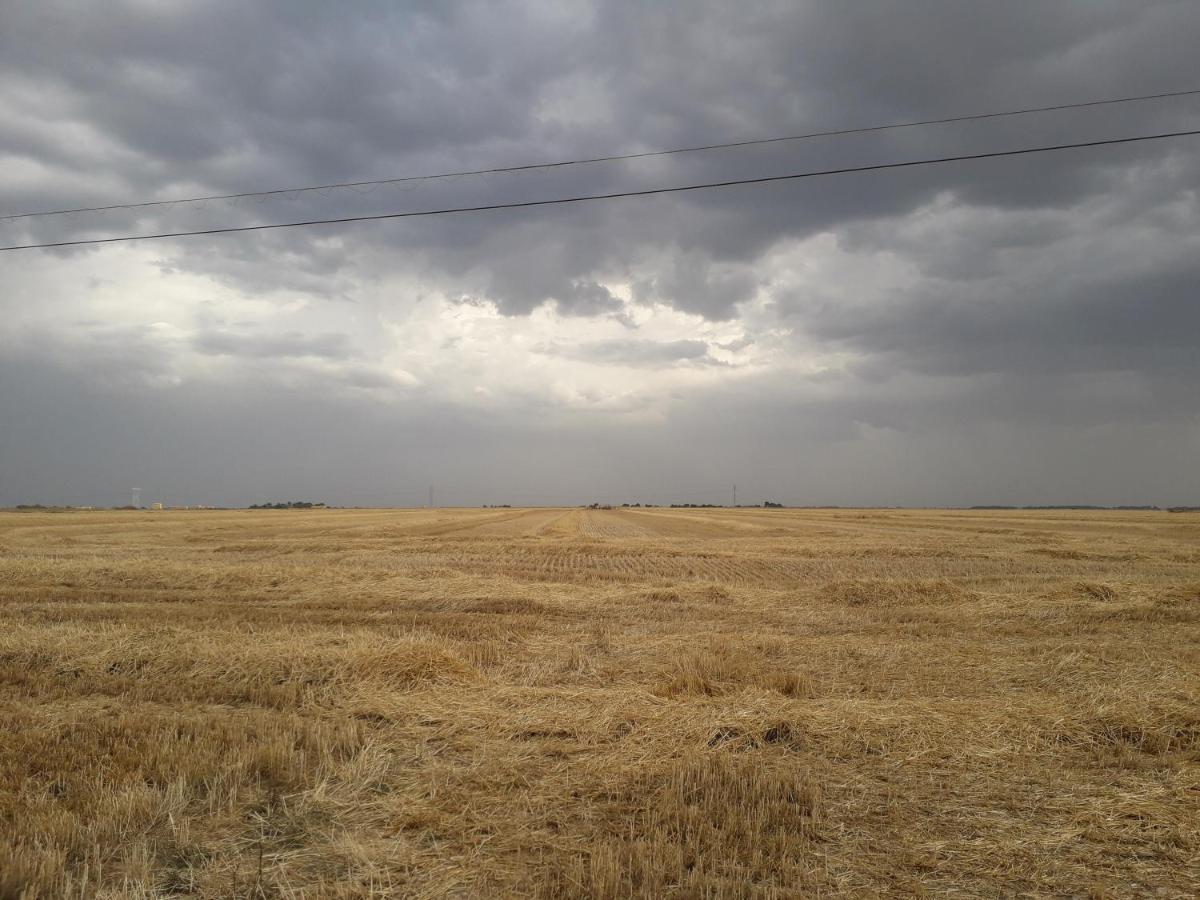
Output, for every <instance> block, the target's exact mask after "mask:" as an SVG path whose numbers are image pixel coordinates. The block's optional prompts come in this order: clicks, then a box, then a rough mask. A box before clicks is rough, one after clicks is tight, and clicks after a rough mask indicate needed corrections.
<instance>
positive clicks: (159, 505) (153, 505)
mask: <svg viewBox="0 0 1200 900" xmlns="http://www.w3.org/2000/svg"><path fill="white" fill-rule="evenodd" d="M150 508H151V509H162V508H163V505H162V504H161V503H151V504H150Z"/></svg>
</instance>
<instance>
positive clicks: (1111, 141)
mask: <svg viewBox="0 0 1200 900" xmlns="http://www.w3.org/2000/svg"><path fill="white" fill-rule="evenodd" d="M1196 135H1200V129H1197V130H1193V131H1168V132H1163V133H1160V134H1142V135H1134V136H1132V137H1123V138H1107V139H1105V140H1099V141H1082V142H1079V143H1073V144H1052V145H1049V146H1043V147H1022V148H1019V149H1017V150H993V151H991V152H988V153H969V154H965V155H961V156H939V157H934V158H930V159H913V160H906V161H904V162H892V163H875V164H874V165H869V166H847V167H844V168H840V169H821V170H817V171H812V172H793V173H790V174H787V175H766V176H763V177H760V178H738V179H732V180H729V181H709V182H704V183H701V184H685V185H679V186H676V187H660V188H646V189H643V190H636V191H616V192H614V193H610V194H581V195H578V196H573V197H554V198H551V199H548V200H522V201H518V202H513V203H491V204H486V205H483V206H451V207H446V208H443V209H426V210H417V211H413V212H395V213H382V214H379V215H371V216H344V217H341V218H336V219H307V220H305V221H301V222H277V223H271V224H265V225H239V226H236V227H230V228H205V229H202V230H199V231H168V232H160V233H158V234H132V235H123V236H121V237H109V238H86V239H82V240H75V241H51V242H48V243H42V244H14V245H12V246H9V247H0V252H5V251H8V250H37V249H43V248H50V247H79V246H83V245H85V244H117V243H123V242H128V241H152V240H158V239H161V238H181V237H200V236H202V235H212V234H235V233H240V232H247V231H268V230H271V229H275V228H303V227H306V226H310V225H341V224H345V223H349V222H377V221H381V220H384V219H415V218H422V217H428V216H444V215H451V214H454V213H470V212H487V211H490V210H496V209H528V208H531V207H536V206H558V205H565V204H569V203H584V202H587V201H591V200H616V199H619V198H623V197H649V196H653V195H657V194H680V193H684V192H686V191H702V190H708V189H711V188H723V187H734V186H737V185H749V184H767V183H770V182H776V181H796V180H799V179H802V178H820V177H823V176H828V175H849V174H854V173H860V172H878V171H881V170H884V169H906V168H914V167H916V166H931V165H938V164H941V163H952V162H968V161H972V160H981V159H998V158H1001V157H1007V156H1025V155H1028V154H1032V153H1050V152H1053V151H1057V150H1079V149H1085V148H1088V147H1109V146H1114V145H1117V144H1135V143H1142V142H1145V141H1160V140H1165V139H1167V138H1177V137H1193V136H1196Z"/></svg>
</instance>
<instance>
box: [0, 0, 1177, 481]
mask: <svg viewBox="0 0 1200 900" xmlns="http://www.w3.org/2000/svg"><path fill="white" fill-rule="evenodd" d="M1197 29H1200V9H1197V8H1196V7H1195V5H1194V4H1188V3H1178V2H1158V3H1140V4H1130V3H1123V2H1096V3H1054V4H1047V3H1041V2H1017V3H1006V4H990V5H980V4H962V3H958V2H951V0H936V2H935V0H922V2H916V3H910V2H905V3H900V2H886V0H876V2H869V3H855V4H829V3H816V2H813V3H795V2H779V3H774V2H766V3H752V4H741V5H731V4H722V3H712V4H706V5H701V4H697V3H692V2H688V3H656V4H653V5H640V6H638V5H628V4H607V3H584V2H579V3H560V2H554V3H462V4H445V3H428V4H426V3H412V4H376V3H361V4H339V5H336V6H335V5H332V4H326V3H298V2H286V3H285V2H279V3H259V4H241V3H222V2H218V3H197V2H188V0H178V2H156V3H149V2H141V0H138V2H135V0H126V2H119V3H106V4H102V5H98V4H85V3H61V2H57V3H56V2H45V3H36V4H35V3H29V4H7V5H5V7H4V9H3V10H0V161H2V163H3V164H2V165H0V215H4V214H12V213H24V212H31V211H39V210H52V209H60V208H67V207H81V206H85V207H91V206H105V205H109V204H115V203H123V202H129V201H131V200H168V199H173V198H177V197H186V196H195V195H205V194H227V193H237V192H243V191H253V190H263V189H273V188H288V187H298V186H303V185H308V184H321V183H328V182H340V181H357V180H364V179H374V178H387V177H394V176H400V175H414V174H427V173H436V172H444V171H453V170H458V169H474V168H487V167H493V166H503V165H519V164H524V163H529V162H540V161H554V160H561V159H574V158H581V157H591V156H602V155H609V154H613V153H626V152H639V151H644V150H653V149H659V148H666V147H676V146H688V145H695V144H706V143H712V142H719V141H729V140H739V139H745V138H756V137H768V136H773V135H780V134H789V133H800V132H805V131H811V130H821V129H827V128H839V127H853V126H861V125H873V124H878V123H883V122H893V121H904V120H912V119H924V118H937V117H941V116H949V115H956V114H963V113H972V112H981V111H989V110H997V109H1010V108H1019V107H1024V106H1037V105H1043V104H1053V103H1069V102H1073V101H1079V100H1089V99H1099V98H1105V97H1117V96H1129V95H1134V94H1141V93H1154V92H1159V91H1170V90H1180V89H1190V88H1195V87H1200V82H1196V81H1195V78H1196V70H1195V64H1194V52H1193V46H1192V45H1193V43H1194V41H1192V40H1191V36H1192V35H1194V34H1196V33H1197ZM1195 127H1200V99H1198V98H1178V99H1174V100H1158V101H1152V102H1147V103H1142V104H1130V105H1125V106H1109V107H1100V108H1093V109H1082V110H1071V111H1064V112H1060V113H1054V114H1039V115H1031V116H1024V117H1019V118H1011V119H994V120H986V121H977V122H968V123H959V124H953V125H941V126H934V127H928V128H920V129H904V130H896V131H887V132H875V133H871V134H862V135H856V136H843V137H836V138H823V139H817V140H810V141H803V142H790V143H780V144H770V145H765V146H758V147H750V148H744V149H740V150H735V151H722V152H703V153H692V154H680V155H676V156H669V157H654V158H648V159H640V160H630V161H626V162H616V163H593V164H586V165H580V166H574V167H566V168H553V169H543V170H533V171H529V172H526V173H523V174H520V175H492V176H486V177H483V176H475V177H469V178H457V179H449V180H437V181H422V182H406V183H402V184H397V185H392V186H380V187H374V188H362V189H357V190H336V191H320V192H307V193H299V194H290V193H285V194H279V195H275V196H272V197H270V198H265V199H257V200H243V201H238V202H236V203H234V202H229V201H210V202H207V203H203V204H182V205H174V206H171V205H167V206H156V207H146V208H140V209H135V210H120V211H109V212H103V213H88V214H78V215H72V216H53V217H40V218H31V219H17V220H8V221H0V242H2V243H3V244H10V243H24V242H28V241H33V240H54V239H70V238H78V237H89V236H107V235H114V234H122V233H142V232H152V231H157V230H169V231H175V230H191V229H202V228H212V227H219V226H223V225H243V224H256V223H263V222H278V221H289V220H300V219H310V218H327V217H335V216H344V215H357V214H366V215H370V214H378V213H386V212H394V211H401V210H419V209H432V208H438V207H442V206H456V205H487V204H494V203H504V202H509V201H514V200H525V199H538V198H549V197H555V196H566V195H573V194H581V193H591V192H596V193H603V192H612V191H621V190H630V189H633V190H636V189H641V188H646V187H654V186H662V185H675V184H685V183H691V182H699V181H717V180H725V179H733V178H742V177H757V176H762V175H770V174H781V173H787V172H796V171H805V170H811V169H821V168H832V167H844V166H854V165H866V164H871V163H877V162H887V161H895V160H903V159H913V158H918V157H922V156H940V155H952V154H965V153H975V152H981V151H986V150H992V149H1007V148H1015V147H1021V146H1028V145H1034V144H1041V143H1060V142H1065V141H1075V140H1093V139H1101V138H1106V137H1118V136H1123V135H1129V134H1135V133H1140V132H1150V131H1169V130H1181V129H1187V128H1195ZM1198 183H1200V141H1198V140H1197V139H1195V138H1181V139H1178V140H1174V141H1163V142H1158V143H1152V144H1141V145H1135V146H1126V147H1109V148H1096V149H1093V150H1086V151H1070V152H1062V153H1055V154H1047V155H1039V156H1029V157H1022V158H1015V159H1005V160H993V161H987V162H976V163H956V164H951V165H945V166H938V167H928V168H920V169H907V170H900V171H890V172H876V173H871V174H865V175H846V176H836V177H831V178H823V179H814V180H806V181H800V182H794V183H776V184H770V185H761V186H756V187H741V188H727V189H722V190H717V191H711V192H697V193H692V194H681V195H671V196H660V197H653V198H637V199H627V200H620V201H611V202H603V203H594V204H588V205H579V206H571V207H545V208H535V209H527V210H509V211H492V212H486V213H479V214H473V215H461V216H446V217H437V218H428V219H408V220H393V221H383V222H376V223H369V224H366V223H364V224H347V225H337V226H322V227H314V228H306V229H292V230H286V231H267V232H255V233H248V234H242V235H231V236H210V237H199V238H190V239H178V240H169V241H156V242H146V243H135V244H125V245H112V246H99V247H90V248H81V249H74V250H56V251H21V252H12V253H3V254H0V279H2V282H0V306H2V309H0V313H2V314H3V315H2V318H0V503H17V502H46V503H113V502H119V501H122V500H123V499H124V498H125V497H126V495H127V489H128V487H130V486H132V485H134V484H137V485H139V486H141V487H142V488H143V496H144V497H145V498H154V499H162V500H165V501H168V502H176V503H188V502H193V503H195V502H198V503H205V502H207V503H231V504H232V503H243V502H251V501H261V500H267V499H276V498H279V497H287V498H292V497H301V496H304V497H312V498H313V499H321V500H325V501H327V502H331V503H347V504H350V503H354V504H371V503H379V504H386V503H412V502H420V501H421V500H422V499H423V498H424V497H425V496H426V493H427V492H426V488H427V486H428V485H430V484H434V485H436V486H437V487H438V489H439V492H440V493H439V495H438V496H439V497H440V498H441V499H443V500H444V501H446V502H461V503H475V502H514V503H538V502H576V501H582V500H591V499H607V500H615V501H618V502H620V501H624V500H628V501H636V500H644V501H650V502H663V501H671V500H697V501H700V500H703V501H709V502H719V501H721V500H724V499H725V498H726V497H727V496H728V486H729V485H730V483H732V482H737V483H738V484H739V497H742V498H749V499H750V500H761V499H773V500H780V501H785V502H792V503H844V504H855V503H860V504H871V503H877V504H893V503H903V504H920V503H927V504H968V503H987V502H1000V503H1054V502H1092V503H1137V502H1157V503H1172V502H1196V501H1197V500H1198V499H1200V467H1197V465H1196V460H1197V455H1198V453H1200V390H1197V388H1196V386H1197V384H1198V383H1200V351H1198V350H1197V341H1196V338H1195V336H1196V335H1197V334H1198V333H1200V313H1198V310H1200V300H1198V298H1197V296H1196V290H1197V287H1196V286H1197V285H1198V284H1200V200H1198V198H1197V193H1196V185H1197V184H1198Z"/></svg>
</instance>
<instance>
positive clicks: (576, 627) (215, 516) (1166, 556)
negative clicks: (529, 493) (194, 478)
mask: <svg viewBox="0 0 1200 900" xmlns="http://www.w3.org/2000/svg"><path fill="white" fill-rule="evenodd" d="M1198 548H1200V516H1197V515H1187V514H1178V515H1171V514H1167V513H1159V512H1067V511H1062V512H1050V511H1045V512H1041V511H1039V512H1018V511H978V512H976V511H970V512H967V511H962V512H951V511H945V512H943V511H898V510H880V511H864V510H757V511H755V510H743V509H738V510H722V509H714V510H702V511H701V510H678V511H673V510H667V509H650V510H638V509H614V510H575V509H571V510H561V509H560V510H554V509H536V510H510V509H504V510H461V511H459V510H356V511H350V510H344V511H343V510H311V511H230V512H218V511H190V512H155V513H150V512H132V511H131V512H63V513H47V512H21V513H16V512H3V513H0V898H42V897H45V898H58V897H92V896H104V897H147V896H164V897H167V896H170V897H183V896H198V897H214V898H216V897H299V896H313V897H360V896H380V897H385V896H420V897H495V896H544V897H580V898H584V897H598V898H605V897H647V898H649V897H671V896H677V897H705V898H726V897H727V898H733V897H761V898H781V897H796V896H864V895H865V896H873V895H880V894H892V895H900V896H905V895H915V896H921V895H926V894H933V895H939V894H953V895H957V896H1085V897H1086V896H1091V897H1127V896H1161V897H1193V896H1197V895H1198V894H1200V549H1198Z"/></svg>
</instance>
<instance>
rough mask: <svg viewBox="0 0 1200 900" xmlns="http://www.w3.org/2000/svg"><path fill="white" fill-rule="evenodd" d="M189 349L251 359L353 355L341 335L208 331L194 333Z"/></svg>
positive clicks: (338, 357)
mask: <svg viewBox="0 0 1200 900" xmlns="http://www.w3.org/2000/svg"><path fill="white" fill-rule="evenodd" d="M192 346H193V347H194V348H195V349H196V350H197V351H199V352H200V353H206V354H212V355H222V354H223V355H228V356H248V357H251V358H254V359H267V358H270V357H273V356H283V357H295V356H313V357H318V358H322V359H338V360H341V359H349V358H350V357H351V356H353V355H354V350H353V348H352V346H351V344H350V339H349V338H348V337H347V336H346V335H344V334H316V335H305V334H298V333H296V332H288V333H285V334H240V333H237V332H231V331H217V330H211V331H201V332H198V333H197V334H196V335H195V336H194V337H193V338H192Z"/></svg>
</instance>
